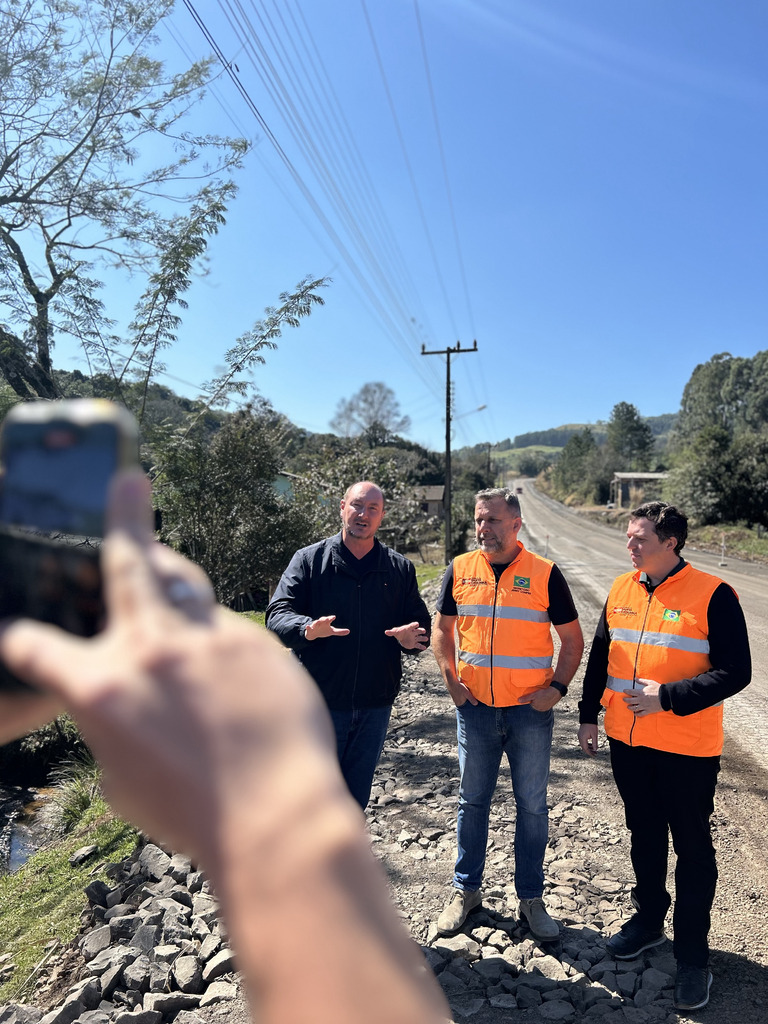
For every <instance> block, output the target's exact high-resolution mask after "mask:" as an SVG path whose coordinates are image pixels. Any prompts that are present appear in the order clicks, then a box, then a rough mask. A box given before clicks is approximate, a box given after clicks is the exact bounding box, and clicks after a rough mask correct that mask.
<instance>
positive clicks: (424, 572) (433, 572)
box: [413, 562, 445, 590]
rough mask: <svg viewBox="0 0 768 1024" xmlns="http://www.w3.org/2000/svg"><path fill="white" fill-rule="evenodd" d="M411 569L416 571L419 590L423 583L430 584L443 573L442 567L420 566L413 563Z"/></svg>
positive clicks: (443, 567)
mask: <svg viewBox="0 0 768 1024" xmlns="http://www.w3.org/2000/svg"><path fill="white" fill-rule="evenodd" d="M413 567H414V569H415V570H416V580H417V582H418V584H419V590H421V588H422V587H423V586H424V584H425V583H431V582H432V581H433V580H439V579H441V578H442V575H443V573H444V572H445V566H444V565H420V564H418V563H416V562H414V566H413Z"/></svg>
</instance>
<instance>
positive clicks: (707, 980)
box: [674, 961, 712, 1010]
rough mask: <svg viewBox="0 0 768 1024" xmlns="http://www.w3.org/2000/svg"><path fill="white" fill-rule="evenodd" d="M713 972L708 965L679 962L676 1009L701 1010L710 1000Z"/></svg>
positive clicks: (676, 982) (676, 983) (675, 998)
mask: <svg viewBox="0 0 768 1024" xmlns="http://www.w3.org/2000/svg"><path fill="white" fill-rule="evenodd" d="M711 985H712V972H711V971H710V970H709V969H708V968H706V967H694V965H693V964H684V963H681V962H680V961H678V963H677V980H676V981H675V997H674V1004H675V1009H676V1010H700V1009H701V1008H702V1006H706V1005H707V1003H708V1002H709V989H710V987H711Z"/></svg>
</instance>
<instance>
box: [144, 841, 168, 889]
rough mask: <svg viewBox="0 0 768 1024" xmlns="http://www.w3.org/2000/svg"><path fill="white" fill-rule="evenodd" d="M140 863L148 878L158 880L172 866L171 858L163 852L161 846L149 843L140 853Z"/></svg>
mask: <svg viewBox="0 0 768 1024" xmlns="http://www.w3.org/2000/svg"><path fill="white" fill-rule="evenodd" d="M139 865H140V867H141V870H142V871H143V872H144V874H145V875H147V877H148V878H154V879H155V881H158V880H159V879H161V878H162V877H163V875H166V874H167V873H168V871H169V869H170V866H171V858H170V857H169V856H168V854H167V853H163V851H162V850H161V849H160V847H159V846H155V845H154V843H147V845H146V846H145V847H144V849H143V850H142V851H141V854H140V855H139Z"/></svg>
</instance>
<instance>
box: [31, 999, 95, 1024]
mask: <svg viewBox="0 0 768 1024" xmlns="http://www.w3.org/2000/svg"><path fill="white" fill-rule="evenodd" d="M86 1010H87V1007H86V1006H84V1005H83V1004H82V1003H81V1002H78V1000H77V999H73V1000H72V1002H71V1003H64V1005H63V1006H59V1007H58V1008H57V1009H55V1010H51V1012H50V1013H46V1015H45V1016H44V1017H41V1018H40V1024H72V1022H73V1021H75V1020H77V1018H78V1017H79V1016H80V1014H81V1013H85V1011H86Z"/></svg>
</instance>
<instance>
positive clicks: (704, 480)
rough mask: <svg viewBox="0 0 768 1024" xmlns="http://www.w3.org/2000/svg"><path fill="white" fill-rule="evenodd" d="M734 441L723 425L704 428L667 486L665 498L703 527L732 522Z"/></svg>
mask: <svg viewBox="0 0 768 1024" xmlns="http://www.w3.org/2000/svg"><path fill="white" fill-rule="evenodd" d="M732 479H733V461H732V457H731V437H730V434H729V432H728V431H727V430H726V428H725V427H723V426H722V425H711V426H709V427H705V428H704V430H701V431H700V432H699V434H698V435H697V436H696V438H695V439H694V441H693V442H692V443H691V444H690V445H688V447H686V448H685V449H684V450H683V452H681V453H680V456H679V458H678V460H677V464H676V466H675V467H674V468H673V469H672V470H671V471H670V473H669V475H668V477H667V479H666V480H665V482H664V496H665V498H666V499H667V500H668V501H671V502H672V503H673V504H675V505H679V506H680V508H681V509H683V511H684V512H685V513H686V515H688V516H689V517H690V518H691V519H692V520H693V521H695V522H698V523H701V524H709V523H720V522H728V521H729V520H731V519H732V518H733V503H732V495H731V493H730V492H731V482H732Z"/></svg>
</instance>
